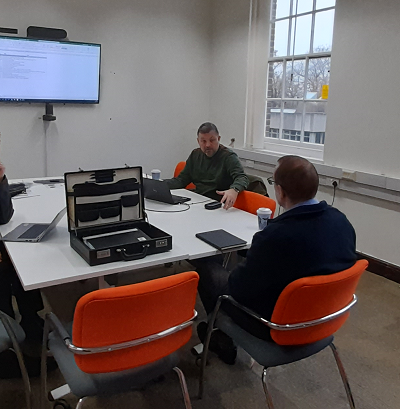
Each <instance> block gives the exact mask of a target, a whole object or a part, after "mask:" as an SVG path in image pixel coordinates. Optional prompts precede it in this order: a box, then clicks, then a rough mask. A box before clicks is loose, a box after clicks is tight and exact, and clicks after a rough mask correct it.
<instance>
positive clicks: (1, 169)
mask: <svg viewBox="0 0 400 409" xmlns="http://www.w3.org/2000/svg"><path fill="white" fill-rule="evenodd" d="M5 173H6V168H5V166H4V165H3V164H2V163H1V162H0V182H1V181H2V180H3V177H4V174H5Z"/></svg>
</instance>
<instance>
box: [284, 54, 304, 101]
mask: <svg viewBox="0 0 400 409" xmlns="http://www.w3.org/2000/svg"><path fill="white" fill-rule="evenodd" d="M305 66H306V61H305V60H297V61H288V62H287V65H286V83H285V98H303V97H304V78H305Z"/></svg>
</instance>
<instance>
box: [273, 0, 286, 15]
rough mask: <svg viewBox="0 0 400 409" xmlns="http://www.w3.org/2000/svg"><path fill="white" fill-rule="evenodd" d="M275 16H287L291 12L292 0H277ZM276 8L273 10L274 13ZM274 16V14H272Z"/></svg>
mask: <svg viewBox="0 0 400 409" xmlns="http://www.w3.org/2000/svg"><path fill="white" fill-rule="evenodd" d="M276 3H277V4H276V16H275V18H281V17H287V16H288V15H289V13H290V0H277V2H276ZM273 12H274V10H272V13H273ZM272 18H274V15H272Z"/></svg>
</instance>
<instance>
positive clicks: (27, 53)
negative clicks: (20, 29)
mask: <svg viewBox="0 0 400 409" xmlns="http://www.w3.org/2000/svg"><path fill="white" fill-rule="evenodd" d="M100 48H101V47H100V44H88V43H76V42H68V41H51V40H37V39H30V38H18V37H5V36H0V101H1V102H48V103H57V102H60V103H65V102H68V103H79V104H97V103H98V102H99V91H100Z"/></svg>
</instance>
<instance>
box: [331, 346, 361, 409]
mask: <svg viewBox="0 0 400 409" xmlns="http://www.w3.org/2000/svg"><path fill="white" fill-rule="evenodd" d="M329 346H330V347H331V350H332V353H333V356H334V357H335V360H336V365H337V367H338V369H339V372H340V376H341V377H342V381H343V385H344V388H345V389H346V394H347V399H348V400H349V405H350V408H351V409H355V408H356V406H355V404H354V399H353V394H352V393H351V389H350V384H349V380H348V379H347V375H346V372H345V370H344V367H343V364H342V361H341V360H340V357H339V353H338V351H337V349H336V347H335V345H334V344H333V342H332V343H331V344H329Z"/></svg>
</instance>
